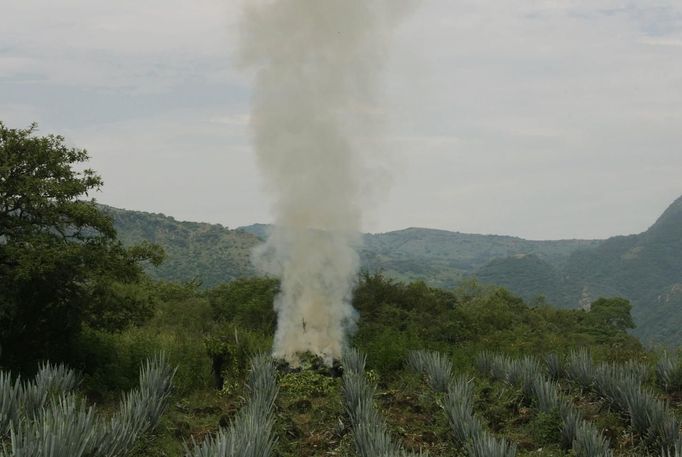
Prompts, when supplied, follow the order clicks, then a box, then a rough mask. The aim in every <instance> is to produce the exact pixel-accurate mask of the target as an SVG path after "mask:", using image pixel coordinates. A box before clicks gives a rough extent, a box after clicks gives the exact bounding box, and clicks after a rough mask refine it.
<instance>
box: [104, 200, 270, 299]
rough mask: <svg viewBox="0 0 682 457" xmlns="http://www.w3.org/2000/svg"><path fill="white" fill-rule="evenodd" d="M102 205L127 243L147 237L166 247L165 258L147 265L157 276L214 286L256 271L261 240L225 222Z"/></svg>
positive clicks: (175, 280)
mask: <svg viewBox="0 0 682 457" xmlns="http://www.w3.org/2000/svg"><path fill="white" fill-rule="evenodd" d="M100 208H101V209H102V211H103V212H104V213H106V214H108V215H109V216H111V218H112V219H113V221H114V227H115V228H116V231H117V232H118V233H119V237H120V239H121V240H122V241H123V243H124V245H126V246H130V245H135V244H139V243H141V242H143V241H148V242H151V243H154V244H158V245H160V246H162V247H163V249H164V251H165V252H166V261H165V262H164V263H163V264H161V265H159V266H156V267H155V266H152V265H149V266H148V268H146V271H147V273H148V274H149V275H150V276H151V277H153V278H155V279H158V280H164V281H174V282H187V281H194V280H196V281H198V282H199V283H200V284H201V285H202V286H203V287H206V288H213V287H215V286H217V285H219V284H223V283H226V282H230V281H232V280H234V279H237V278H243V277H248V276H253V275H254V274H255V273H256V271H255V270H254V268H253V266H252V265H251V251H252V250H253V248H254V247H255V246H256V245H257V244H259V243H260V241H259V239H258V238H257V237H256V236H253V235H251V234H249V233H246V232H243V231H240V230H230V229H228V228H227V227H223V226H222V225H211V224H205V223H197V222H181V221H177V220H175V219H174V218H172V217H168V216H164V215H163V214H151V213H143V212H138V211H126V210H121V209H116V208H111V207H108V206H101V207H100Z"/></svg>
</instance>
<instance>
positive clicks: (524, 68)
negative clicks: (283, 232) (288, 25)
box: [0, 0, 682, 239]
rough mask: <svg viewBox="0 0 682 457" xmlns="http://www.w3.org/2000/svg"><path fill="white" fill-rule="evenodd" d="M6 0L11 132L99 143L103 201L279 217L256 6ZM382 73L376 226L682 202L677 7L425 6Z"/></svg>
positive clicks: (623, 210) (1, 105)
mask: <svg viewBox="0 0 682 457" xmlns="http://www.w3.org/2000/svg"><path fill="white" fill-rule="evenodd" d="M320 1H324V0H320ZM0 2H1V4H2V13H1V14H0V120H2V121H4V122H5V123H6V124H7V125H8V126H10V127H24V126H27V125H28V124H29V123H31V122H32V121H37V122H38V123H39V124H40V131H41V132H42V133H61V134H63V135H64V136H66V138H67V139H68V141H69V143H70V144H72V145H75V146H78V147H83V148H86V149H87V150H88V151H89V152H90V154H91V157H92V160H91V166H92V167H93V168H95V169H96V170H97V171H98V172H99V173H100V174H101V175H102V176H103V178H104V181H105V186H104V189H103V191H102V192H101V193H99V194H98V195H96V198H97V199H98V200H99V201H101V202H103V203H107V204H111V205H114V206H118V207H124V208H129V209H137V210H145V211H153V212H162V213H165V214H167V215H172V216H174V217H176V218H177V219H186V220H195V221H207V222H215V223H222V224H224V225H227V226H230V227H236V226H240V225H246V224H250V223H254V222H268V221H269V220H270V218H271V217H270V211H269V201H268V197H267V195H266V194H265V193H264V192H263V182H262V179H261V177H260V173H259V171H258V169H257V166H256V163H255V158H254V154H253V151H252V148H251V145H250V142H249V136H250V131H249V126H248V123H249V99H250V81H251V79H250V76H249V75H247V74H244V73H243V72H241V71H240V70H238V69H237V68H235V66H234V55H235V49H236V46H237V38H238V34H237V27H236V24H237V23H238V21H239V12H240V0H182V1H181V0H144V1H140V0H117V1H103V0H0ZM301 14H305V11H301ZM384 81H385V85H384V87H385V89H386V90H385V93H384V97H383V98H384V100H385V103H384V106H383V107H382V111H383V112H384V113H385V119H386V128H385V136H384V139H383V143H384V145H385V147H384V148H382V149H386V150H387V151H389V152H388V153H387V154H385V155H384V156H382V157H381V158H380V160H373V162H374V166H375V168H376V167H377V166H379V168H380V171H379V173H377V176H380V177H382V178H381V179H384V178H386V177H389V181H390V186H389V187H387V190H386V192H385V193H384V194H382V195H380V196H378V197H377V198H375V199H373V207H372V209H371V210H370V211H368V212H367V214H366V222H365V230H367V231H373V232H377V231H387V230H393V229H399V228H405V227H409V226H421V227H432V228H443V229H449V230H456V231H462V232H473V233H496V234H509V235H516V236H522V237H526V238H533V239H555V238H602V237H608V236H611V235H616V234H630V233H637V232H641V231H643V230H646V228H647V227H648V226H649V225H651V224H652V223H653V222H654V220H655V218H656V217H657V216H658V215H659V214H660V213H661V212H662V211H663V210H664V209H665V208H666V207H667V206H668V205H669V204H670V203H671V202H672V201H673V200H674V199H675V198H677V197H678V196H680V195H681V194H682V2H680V1H679V0H669V1H658V0H639V1H634V0H633V1H615V0H584V1H578V0H566V1H559V0H556V1H549V0H545V1H543V0H524V1H521V0H505V1H500V0H471V1H459V0H423V1H421V2H420V6H419V7H418V8H417V9H416V10H415V11H414V12H413V14H412V15H411V16H410V17H409V18H408V19H407V20H405V21H404V22H403V24H402V25H401V27H400V28H399V29H398V30H397V32H396V36H395V39H394V41H393V43H392V49H391V56H390V63H389V65H388V66H387V68H386V70H385V73H384ZM367 155H368V157H373V155H372V152H371V151H368V152H367ZM375 171H376V170H375Z"/></svg>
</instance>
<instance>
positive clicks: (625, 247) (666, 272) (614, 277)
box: [107, 197, 682, 344]
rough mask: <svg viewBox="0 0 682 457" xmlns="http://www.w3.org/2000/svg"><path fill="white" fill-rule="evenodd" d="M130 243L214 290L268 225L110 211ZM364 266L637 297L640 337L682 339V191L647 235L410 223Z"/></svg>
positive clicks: (438, 280) (561, 292) (243, 270)
mask: <svg viewBox="0 0 682 457" xmlns="http://www.w3.org/2000/svg"><path fill="white" fill-rule="evenodd" d="M107 210H108V211H110V212H111V214H112V215H113V216H114V220H115V226H116V229H117V230H118V232H119V236H120V238H121V239H122V240H123V241H124V242H125V243H134V242H139V241H143V240H148V241H151V242H155V243H158V244H160V245H162V246H163V247H164V248H165V250H166V253H167V260H166V262H164V264H163V265H162V266H161V267H159V268H158V269H153V270H151V273H152V275H153V276H155V277H158V278H163V279H170V280H181V281H187V280H191V279H193V278H198V279H199V280H201V281H202V283H203V285H204V286H206V287H211V286H214V285H216V284H218V283H221V282H226V281H229V280H231V279H234V278H237V277H242V276H250V275H253V274H254V271H253V269H252V267H251V264H250V261H249V256H250V252H251V249H252V248H253V247H254V246H255V245H257V244H258V243H259V242H260V240H262V239H263V238H264V237H265V236H266V233H267V230H268V226H267V225H263V224H256V225H252V226H248V227H242V228H239V229H236V230H230V229H228V228H226V227H223V226H221V225H211V224H203V223H196V222H180V221H176V220H175V219H173V218H171V217H167V216H164V215H161V214H149V213H141V212H132V211H125V210H117V209H113V208H108V207H107ZM361 258H362V264H363V267H364V268H365V269H367V270H370V271H381V272H383V273H384V274H385V275H386V276H389V277H394V278H398V279H402V280H413V279H422V280H424V281H425V282H427V283H428V284H429V285H432V286H436V287H452V286H455V285H456V284H457V283H458V282H459V281H460V280H461V279H462V278H463V277H467V276H474V275H475V276H477V277H478V278H479V279H480V280H481V281H483V282H488V283H494V284H499V285H503V286H505V287H507V288H509V289H510V290H511V291H512V292H514V293H517V294H519V295H521V296H522V297H524V298H525V299H527V300H533V299H535V298H537V297H538V296H540V295H542V296H545V297H546V299H547V301H549V302H550V303H551V304H554V305H557V306H560V307H566V308H575V307H578V306H581V305H586V304H589V303H590V302H591V301H592V300H594V299H596V298H598V297H601V296H623V297H626V298H628V299H630V300H631V301H632V302H633V305H634V309H633V314H634V317H635V320H636V322H637V325H638V328H637V329H636V332H637V334H638V335H639V336H640V337H642V338H643V339H644V340H645V341H659V342H671V343H675V344H679V343H680V342H681V341H682V330H680V329H682V197H681V198H680V199H678V200H677V201H675V202H674V203H673V204H672V205H671V206H670V208H668V210H667V211H666V212H665V213H664V214H663V215H662V216H661V217H660V218H659V219H658V221H657V222H656V223H655V224H654V225H653V226H652V227H651V228H650V229H649V230H647V231H646V232H644V233H642V234H639V235H630V236H617V237H613V238H609V239H608V240H605V241H597V240H562V241H529V240H524V239H521V238H515V237H509V236H497V235H475V234H464V233H457V232H448V231H443V230H432V229H423V228H408V229H405V230H399V231H394V232H388V233H380V234H365V235H364V247H363V248H362V250H361Z"/></svg>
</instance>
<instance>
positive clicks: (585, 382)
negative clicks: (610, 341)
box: [565, 349, 595, 389]
mask: <svg viewBox="0 0 682 457" xmlns="http://www.w3.org/2000/svg"><path fill="white" fill-rule="evenodd" d="M565 373H566V377H567V378H568V379H569V380H570V381H573V382H574V383H576V384H577V385H578V386H580V387H581V388H582V389H591V388H592V384H593V383H594V378H595V368H594V363H593V362H592V356H591V355H590V353H589V352H588V351H587V350H586V349H580V350H578V351H572V352H571V353H570V354H569V355H568V359H567V360H566V368H565Z"/></svg>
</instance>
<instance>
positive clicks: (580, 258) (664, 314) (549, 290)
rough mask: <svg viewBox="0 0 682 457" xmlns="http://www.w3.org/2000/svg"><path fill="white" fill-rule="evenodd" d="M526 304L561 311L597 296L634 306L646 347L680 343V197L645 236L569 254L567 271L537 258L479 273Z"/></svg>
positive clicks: (497, 265) (509, 260)
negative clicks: (536, 302) (539, 298)
mask: <svg viewBox="0 0 682 457" xmlns="http://www.w3.org/2000/svg"><path fill="white" fill-rule="evenodd" d="M478 277H479V278H480V279H481V280H484V281H486V282H491V283H496V284H500V285H503V286H506V287H508V288H509V289H511V290H512V291H513V292H515V293H518V294H520V295H522V296H523V297H524V298H527V299H529V298H532V297H533V296H536V295H538V294H543V295H545V296H546V297H547V299H548V300H549V301H550V302H551V303H553V304H556V305H559V306H562V307H576V306H580V305H581V304H583V305H585V304H588V303H590V301H591V300H593V299H595V298H597V297H600V296H622V297H626V298H628V299H629V300H631V301H632V303H633V305H634V308H633V315H634V317H635V321H636V323H637V329H636V330H635V332H636V333H637V334H638V335H639V336H640V337H641V338H642V339H643V340H644V341H657V342H667V343H673V344H679V343H680V342H682V197H680V198H678V199H677V200H676V201H675V202H674V203H673V204H672V205H670V207H669V208H668V209H667V210H666V211H665V212H664V213H663V215H661V217H660V218H659V219H658V220H657V221H656V223H654V225H652V226H651V227H650V228H649V229H648V230H647V231H646V232H644V233H641V234H638V235H630V236H617V237H613V238H609V239H608V240H606V241H604V242H602V243H600V244H598V245H597V246H595V247H592V248H590V249H580V250H577V251H575V252H574V253H572V254H571V255H570V256H569V258H568V260H567V262H566V263H565V265H563V266H557V265H552V264H551V263H550V262H547V261H545V260H544V259H541V258H539V257H538V256H518V257H506V258H504V259H497V260H495V261H493V262H491V263H489V264H488V265H486V266H485V267H483V268H482V269H480V270H479V271H478Z"/></svg>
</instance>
